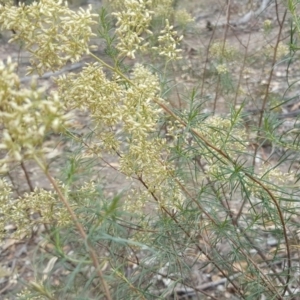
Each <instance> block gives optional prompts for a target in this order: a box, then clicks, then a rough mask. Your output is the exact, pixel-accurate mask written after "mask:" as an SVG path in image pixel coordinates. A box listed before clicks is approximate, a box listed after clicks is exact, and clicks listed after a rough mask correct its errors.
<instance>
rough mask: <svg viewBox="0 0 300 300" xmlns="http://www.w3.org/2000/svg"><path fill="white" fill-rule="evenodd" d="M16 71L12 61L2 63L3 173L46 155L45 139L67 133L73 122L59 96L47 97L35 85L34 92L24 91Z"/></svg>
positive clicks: (0, 85)
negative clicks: (50, 134)
mask: <svg viewBox="0 0 300 300" xmlns="http://www.w3.org/2000/svg"><path fill="white" fill-rule="evenodd" d="M15 68H16V64H14V63H12V62H11V60H10V59H8V61H7V65H5V64H4V63H3V62H0V107H1V110H0V119H1V125H2V132H1V142H0V149H4V150H5V151H6V155H5V157H4V158H2V159H1V160H0V170H1V173H4V172H5V171H6V167H7V163H9V162H11V161H21V160H22V159H24V158H25V159H26V158H30V157H33V156H34V155H36V154H38V153H39V154H41V153H43V148H42V145H43V141H44V137H45V135H46V134H47V133H48V132H49V131H55V132H58V131H61V130H64V127H65V126H67V125H68V119H69V115H68V114H66V113H65V110H64V105H63V104H62V102H61V101H60V100H59V98H58V95H57V94H55V93H53V94H51V95H50V96H48V97H46V96H44V95H43V93H44V91H43V90H42V89H37V88H36V87H35V86H34V84H33V85H32V87H31V89H26V88H21V87H20V81H19V78H18V76H17V75H16V74H15V73H14V71H15Z"/></svg>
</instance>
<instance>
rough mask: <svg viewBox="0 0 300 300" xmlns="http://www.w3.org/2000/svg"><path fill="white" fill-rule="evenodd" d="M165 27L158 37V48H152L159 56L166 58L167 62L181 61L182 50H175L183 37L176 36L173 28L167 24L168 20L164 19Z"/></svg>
mask: <svg viewBox="0 0 300 300" xmlns="http://www.w3.org/2000/svg"><path fill="white" fill-rule="evenodd" d="M165 22H166V26H165V28H164V29H163V30H161V32H160V35H159V37H158V44H159V46H158V47H152V49H154V50H157V51H158V53H159V55H161V56H165V57H167V59H168V60H176V59H181V58H182V57H181V56H180V53H181V52H182V49H177V46H178V45H179V44H180V41H181V40H182V38H183V36H179V37H178V36H177V31H175V30H173V26H172V25H170V24H169V20H168V19H166V21H165Z"/></svg>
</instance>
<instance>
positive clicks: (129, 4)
mask: <svg viewBox="0 0 300 300" xmlns="http://www.w3.org/2000/svg"><path fill="white" fill-rule="evenodd" d="M150 4H151V1H149V0H141V1H139V0H124V6H125V8H124V10H122V11H119V12H115V13H113V15H114V16H115V17H116V18H117V24H116V25H117V29H116V34H117V35H118V40H119V42H118V44H117V48H118V50H119V51H120V52H121V54H123V55H126V56H128V57H130V58H135V52H136V51H137V50H141V51H143V50H145V49H147V46H148V43H147V42H145V41H144V38H143V37H142V34H143V33H144V32H146V33H148V34H152V32H151V31H150V30H149V25H150V22H151V20H152V15H153V11H151V10H149V6H150Z"/></svg>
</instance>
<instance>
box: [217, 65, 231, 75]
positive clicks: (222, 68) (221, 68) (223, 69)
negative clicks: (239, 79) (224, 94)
mask: <svg viewBox="0 0 300 300" xmlns="http://www.w3.org/2000/svg"><path fill="white" fill-rule="evenodd" d="M216 70H217V73H218V74H219V75H223V74H227V73H228V68H227V66H226V65H225V64H220V65H217V66H216Z"/></svg>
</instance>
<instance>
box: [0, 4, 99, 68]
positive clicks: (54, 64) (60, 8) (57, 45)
mask: <svg viewBox="0 0 300 300" xmlns="http://www.w3.org/2000/svg"><path fill="white" fill-rule="evenodd" d="M61 4H62V0H59V1H53V0H40V1H38V2H33V3H32V4H31V5H25V4H24V3H23V4H21V6H19V7H15V6H9V5H5V6H1V5H0V25H1V29H7V30H13V31H14V32H15V34H14V35H13V37H12V39H11V40H10V42H12V41H16V40H18V41H22V42H23V43H24V46H25V48H26V49H27V50H28V51H29V52H30V54H31V59H30V63H31V67H30V68H29V72H32V71H33V70H36V71H37V72H38V73H39V74H43V73H44V72H46V71H48V70H51V71H55V70H59V69H60V68H61V67H63V66H64V65H65V64H66V63H67V62H68V61H71V62H75V61H78V60H79V59H80V58H81V56H82V55H83V54H84V53H86V52H89V45H88V43H89V40H90V38H91V37H92V36H93V33H92V30H91V25H92V24H94V23H95V22H94V21H93V20H92V17H93V15H92V14H91V12H90V11H91V8H89V9H88V10H86V11H84V10H83V9H80V10H79V11H78V12H74V11H72V10H70V9H69V8H68V7H67V2H66V4H65V5H61Z"/></svg>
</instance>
